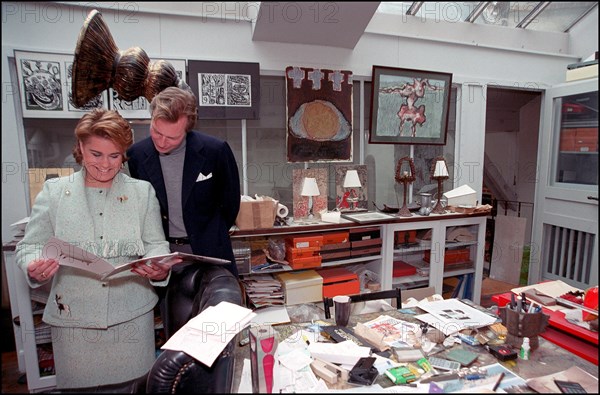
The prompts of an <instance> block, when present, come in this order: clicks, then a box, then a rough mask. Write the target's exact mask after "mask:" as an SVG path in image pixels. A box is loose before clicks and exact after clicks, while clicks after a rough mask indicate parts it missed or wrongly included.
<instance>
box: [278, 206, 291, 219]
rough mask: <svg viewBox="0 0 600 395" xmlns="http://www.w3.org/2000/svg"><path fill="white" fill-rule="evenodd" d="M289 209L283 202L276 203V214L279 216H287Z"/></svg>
mask: <svg viewBox="0 0 600 395" xmlns="http://www.w3.org/2000/svg"><path fill="white" fill-rule="evenodd" d="M289 212H290V210H288V208H287V207H286V206H284V205H283V204H281V203H279V204H278V205H277V216H278V217H279V218H285V217H287V216H288V214H289Z"/></svg>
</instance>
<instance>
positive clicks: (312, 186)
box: [300, 177, 320, 219]
mask: <svg viewBox="0 0 600 395" xmlns="http://www.w3.org/2000/svg"><path fill="white" fill-rule="evenodd" d="M300 195H302V196H308V219H313V218H314V217H315V216H314V214H313V205H314V204H313V196H319V195H320V192H319V186H318V185H317V179H316V178H314V177H305V178H304V183H303V184H302V191H301V192H300Z"/></svg>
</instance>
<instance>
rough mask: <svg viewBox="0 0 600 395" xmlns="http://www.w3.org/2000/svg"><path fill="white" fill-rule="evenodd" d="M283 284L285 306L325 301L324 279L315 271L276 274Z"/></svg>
mask: <svg viewBox="0 0 600 395" xmlns="http://www.w3.org/2000/svg"><path fill="white" fill-rule="evenodd" d="M276 276H277V278H278V279H279V281H280V282H281V286H282V288H283V294H284V296H285V304H287V305H295V304H302V303H312V302H321V301H322V300H323V277H321V276H319V273H317V272H316V271H314V270H304V271H301V272H293V273H290V272H286V273H278V274H276Z"/></svg>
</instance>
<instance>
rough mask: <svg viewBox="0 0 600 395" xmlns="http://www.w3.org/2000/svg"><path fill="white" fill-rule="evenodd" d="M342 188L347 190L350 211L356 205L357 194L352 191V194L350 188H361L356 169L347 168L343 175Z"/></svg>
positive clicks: (354, 208) (354, 209)
mask: <svg viewBox="0 0 600 395" xmlns="http://www.w3.org/2000/svg"><path fill="white" fill-rule="evenodd" d="M343 187H344V189H345V190H346V192H348V198H347V199H346V200H348V202H350V209H351V210H352V211H356V206H357V204H358V194H357V193H356V191H354V196H352V192H353V191H352V190H353V189H354V188H362V184H361V183H360V178H359V177H358V171H357V170H347V171H346V176H345V177H344V185H343Z"/></svg>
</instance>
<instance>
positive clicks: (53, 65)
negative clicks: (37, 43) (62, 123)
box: [14, 50, 108, 118]
mask: <svg viewBox="0 0 600 395" xmlns="http://www.w3.org/2000/svg"><path fill="white" fill-rule="evenodd" d="M14 56H15V66H16V69H17V70H16V71H17V80H18V84H19V94H20V101H21V109H22V111H23V118H80V117H81V116H82V115H83V113H84V112H87V111H90V110H91V109H93V108H96V107H103V108H108V101H107V95H106V92H102V93H101V94H100V95H98V96H97V97H96V98H94V99H93V100H91V101H90V102H89V103H88V104H87V105H86V106H85V107H84V108H78V107H76V106H75V105H74V104H73V102H72V100H71V76H70V71H71V68H72V65H73V55H69V54H55V53H46V52H28V51H19V50H15V51H14Z"/></svg>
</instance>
